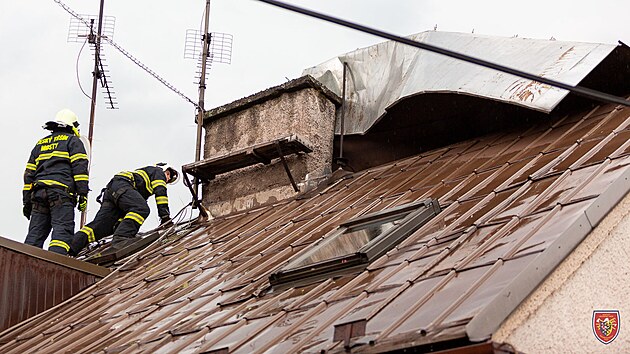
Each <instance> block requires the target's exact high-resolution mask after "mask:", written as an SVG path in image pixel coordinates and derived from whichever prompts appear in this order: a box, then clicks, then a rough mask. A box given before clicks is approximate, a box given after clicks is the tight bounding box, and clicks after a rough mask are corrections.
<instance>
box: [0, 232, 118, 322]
mask: <svg viewBox="0 0 630 354" xmlns="http://www.w3.org/2000/svg"><path fill="white" fill-rule="evenodd" d="M109 272H110V271H109V269H107V268H102V267H98V266H95V265H92V264H89V263H84V262H80V261H77V260H75V259H72V258H69V257H65V256H61V255H58V254H55V253H52V252H48V251H44V250H42V249H40V248H37V247H33V246H29V245H25V244H22V243H19V242H15V241H12V240H9V239H5V238H3V237H0V332H1V331H3V330H5V329H7V328H9V327H11V326H13V325H15V324H17V323H19V322H21V321H24V320H26V319H27V318H30V317H32V316H35V315H36V314H38V313H40V312H43V311H44V310H47V309H49V308H51V307H53V306H54V305H57V304H59V303H61V302H63V301H64V300H66V299H68V298H70V297H71V296H73V295H75V294H77V293H78V292H80V291H81V290H83V289H85V288H87V287H88V286H90V285H92V284H94V283H96V282H97V281H98V280H100V279H102V278H103V277H105V276H106V275H107V274H109Z"/></svg>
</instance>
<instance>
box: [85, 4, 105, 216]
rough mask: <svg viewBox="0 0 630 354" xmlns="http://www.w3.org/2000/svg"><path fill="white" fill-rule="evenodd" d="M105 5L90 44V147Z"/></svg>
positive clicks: (101, 8)
mask: <svg viewBox="0 0 630 354" xmlns="http://www.w3.org/2000/svg"><path fill="white" fill-rule="evenodd" d="M104 5H105V0H101V6H100V9H99V11H98V31H97V33H96V38H90V42H92V41H94V43H95V46H96V47H95V49H94V71H92V100H91V101H92V102H91V105H90V129H89V131H88V141H89V142H90V146H92V136H93V135H94V111H95V110H96V85H97V84H98V80H99V79H100V78H101V70H100V67H99V62H100V55H101V32H102V29H103V7H104ZM91 37H93V36H91ZM90 151H91V150H90ZM89 158H90V161H91V158H92V156H89ZM84 217H85V213H83V215H81V225H83V221H84V220H83V219H84Z"/></svg>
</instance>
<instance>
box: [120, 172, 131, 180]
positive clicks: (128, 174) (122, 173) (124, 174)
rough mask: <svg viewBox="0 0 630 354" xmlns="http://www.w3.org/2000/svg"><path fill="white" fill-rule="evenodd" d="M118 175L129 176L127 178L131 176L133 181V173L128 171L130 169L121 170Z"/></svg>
mask: <svg viewBox="0 0 630 354" xmlns="http://www.w3.org/2000/svg"><path fill="white" fill-rule="evenodd" d="M116 176H123V177H127V178H129V179H130V180H132V181H133V173H131V172H128V171H121V172H119V173H117V174H116Z"/></svg>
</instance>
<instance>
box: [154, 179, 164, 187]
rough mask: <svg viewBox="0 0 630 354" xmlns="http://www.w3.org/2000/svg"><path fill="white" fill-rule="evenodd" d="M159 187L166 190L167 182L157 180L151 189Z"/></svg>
mask: <svg viewBox="0 0 630 354" xmlns="http://www.w3.org/2000/svg"><path fill="white" fill-rule="evenodd" d="M158 186H162V187H164V188H166V182H165V181H163V180H161V179H156V180H155V181H153V182H151V187H153V188H156V187H158Z"/></svg>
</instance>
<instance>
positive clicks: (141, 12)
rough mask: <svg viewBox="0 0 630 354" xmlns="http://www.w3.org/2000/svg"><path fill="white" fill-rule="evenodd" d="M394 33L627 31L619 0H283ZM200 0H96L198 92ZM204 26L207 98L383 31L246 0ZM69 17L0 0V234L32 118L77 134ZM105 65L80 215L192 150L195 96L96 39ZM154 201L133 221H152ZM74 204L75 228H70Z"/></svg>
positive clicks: (17, 235)
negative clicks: (112, 102) (111, 105)
mask: <svg viewBox="0 0 630 354" xmlns="http://www.w3.org/2000/svg"><path fill="white" fill-rule="evenodd" d="M287 2H289V3H291V4H294V5H298V6H302V7H306V8H309V9H313V10H318V11H321V12H323V13H326V14H330V15H334V16H337V17H341V18H344V19H347V20H350V21H354V22H357V23H360V24H363V25H366V26H370V27H374V28H377V29H381V30H384V31H386V32H390V33H392V34H396V35H401V36H405V35H410V34H413V33H418V32H422V31H427V30H433V29H434V27H435V26H437V30H438V31H449V32H466V33H470V32H472V31H473V30H474V32H475V33H477V34H483V35H496V36H504V37H512V36H514V35H518V36H519V37H526V38H539V39H549V38H551V37H552V36H553V37H554V38H556V39H557V40H566V41H576V42H597V43H609V44H616V43H617V41H618V40H621V41H623V42H625V43H627V44H630V27H629V26H628V25H627V16H628V14H629V13H630V1H628V0H600V1H585V0H579V1H576V0H573V1H568V0H567V1H537V0H536V1H534V0H532V1H527V2H521V1H518V2H517V1H505V0H502V1H499V0H497V1H452V0H432V1H420V0H301V1H298V0H292V1H287ZM62 3H64V4H66V5H67V6H68V7H69V8H71V9H72V10H73V11H75V12H76V13H78V14H87V15H97V14H98V9H99V4H100V1H99V0H91V1H87V0H64V1H62ZM204 8H205V1H203V0H196V1H192V0H179V1H163V0H153V1H147V0H133V1H128V0H106V1H105V15H107V16H112V17H114V18H115V28H114V36H113V40H114V42H116V43H117V44H118V45H120V46H121V47H122V48H124V49H125V50H126V51H128V52H129V53H130V54H131V55H133V56H134V57H136V58H137V59H138V60H140V61H141V62H142V63H143V64H145V65H146V66H147V67H148V68H150V69H151V70H153V71H154V72H155V73H157V74H158V75H160V76H161V77H162V78H164V79H165V80H166V81H168V82H169V83H170V84H172V85H173V86H174V87H176V88H177V89H178V90H179V91H181V92H182V93H183V94H184V95H186V96H187V97H189V98H190V99H192V100H193V101H197V99H198V82H197V81H196V80H195V70H196V69H195V62H194V61H193V60H190V59H184V46H185V36H186V30H187V29H200V28H201V27H202V23H203V22H202V20H203V10H204ZM210 14H211V15H210V31H211V32H222V33H229V34H232V35H233V39H234V43H233V48H232V63H231V64H230V65H225V64H215V65H214V66H213V67H212V69H211V71H210V73H209V76H208V80H209V81H208V83H207V87H208V88H207V91H206V97H205V102H206V104H205V107H206V109H211V108H214V107H218V106H221V105H223V104H226V103H230V102H232V101H234V100H237V99H240V98H242V97H245V96H248V95H250V94H253V93H256V92H258V91H261V90H264V89H267V88H269V87H272V86H275V85H278V84H281V83H283V82H285V81H286V80H287V79H294V78H297V77H299V76H301V73H302V70H303V69H305V68H308V67H311V66H314V65H317V64H319V63H321V62H324V61H326V60H328V59H330V58H332V57H335V56H337V55H339V54H342V53H345V52H349V51H352V50H355V49H357V48H363V47H366V46H369V45H372V44H375V43H379V42H382V41H383V39H380V38H377V37H373V36H371V35H367V34H362V33H359V32H356V31H353V30H351V29H346V28H342V27H339V26H337V25H334V24H329V23H324V22H322V21H319V20H316V19H311V18H307V17H305V16H303V15H299V14H293V13H290V12H288V11H286V10H283V9H279V8H276V7H273V6H270V5H267V4H264V3H261V2H259V1H256V0H214V1H212V5H211V11H210ZM70 19H71V16H70V14H69V13H68V12H66V11H65V10H64V9H63V8H62V7H61V6H59V4H57V3H56V2H55V1H54V0H28V1H8V0H2V1H1V2H0V107H1V109H2V110H1V112H2V118H1V119H0V130H1V131H2V133H3V139H2V140H3V141H4V143H3V144H2V145H3V151H2V162H3V167H4V171H3V176H4V178H3V182H2V184H0V195H1V196H2V204H0V213H1V214H0V215H1V216H0V236H3V237H7V238H10V239H13V240H17V241H23V240H24V237H25V235H26V231H27V228H28V221H27V220H26V218H24V217H23V216H22V203H21V200H22V199H21V190H22V185H23V182H22V174H23V171H24V167H25V164H26V161H27V159H28V156H29V153H30V151H31V149H32V148H33V146H34V144H35V142H36V141H37V140H38V139H39V138H41V137H43V136H45V135H46V134H47V131H44V130H43V129H42V128H41V126H42V125H43V124H44V123H45V122H46V121H47V120H50V119H51V118H53V117H54V115H55V113H56V112H57V111H58V110H60V109H62V108H70V109H72V110H73V111H75V112H76V113H77V114H78V116H79V120H80V122H81V124H82V125H81V128H82V133H83V134H85V135H87V133H88V126H89V112H90V100H89V98H87V97H86V96H85V95H84V93H83V92H82V90H83V91H85V92H86V93H87V94H88V95H89V94H90V93H91V85H92V77H91V72H92V65H93V64H92V63H93V62H92V58H91V54H90V51H89V50H88V49H87V46H86V47H85V48H83V50H81V47H82V46H81V44H80V43H74V42H70V43H69V42H68V41H67V37H68V28H69V25H70ZM104 52H105V59H106V61H105V64H106V65H108V69H109V70H110V72H109V78H110V81H111V84H112V86H113V91H114V92H115V96H116V97H117V101H118V109H117V110H108V109H105V104H104V103H105V101H104V96H103V94H101V92H100V91H101V90H99V93H98V97H97V101H98V108H97V111H96V117H95V126H94V142H93V155H92V167H91V173H90V188H91V189H92V190H93V192H92V194H91V195H90V196H89V206H88V209H89V213H88V219H89V220H91V219H92V217H93V216H94V215H95V214H96V211H97V210H98V204H97V203H96V202H95V200H94V199H95V198H96V195H97V194H98V191H100V189H101V188H103V187H104V186H105V185H106V184H107V182H108V181H109V179H110V178H111V177H112V176H113V175H114V174H115V173H116V172H118V171H121V170H128V169H135V168H137V167H142V166H145V165H149V164H153V163H156V162H159V161H165V162H169V163H171V164H174V165H176V166H177V167H178V168H179V167H181V165H183V164H186V163H190V162H192V161H194V157H195V140H196V127H195V124H194V115H195V109H194V106H193V105H191V104H190V103H189V102H187V101H186V100H184V99H183V98H182V97H180V96H178V95H177V94H175V93H173V92H172V91H170V90H169V89H168V88H166V87H165V86H163V85H162V84H161V83H159V82H158V81H157V80H156V79H154V78H153V77H151V76H150V75H149V74H148V73H146V72H145V71H143V70H142V69H141V68H140V67H138V66H137V65H136V64H134V63H133V62H132V61H130V60H129V59H128V58H126V57H125V56H123V55H122V54H121V53H120V52H118V51H117V50H116V49H115V48H113V47H111V46H109V45H105V46H104ZM169 196H170V200H171V214H175V212H177V211H178V210H180V209H181V208H182V207H183V206H184V205H186V204H187V203H188V202H189V201H190V198H191V197H190V194H189V193H188V191H187V189H186V188H185V187H184V186H183V184H181V183H180V184H179V185H176V186H173V187H170V188H169ZM149 205H150V206H151V209H152V213H151V215H150V216H149V218H148V221H147V222H146V223H145V225H144V226H143V229H142V230H145V231H146V230H148V229H150V228H152V227H154V226H156V225H157V213H156V209H155V202H154V200H153V198H151V199H150V200H149ZM78 215H79V213H77V226H76V227H77V228H78Z"/></svg>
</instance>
